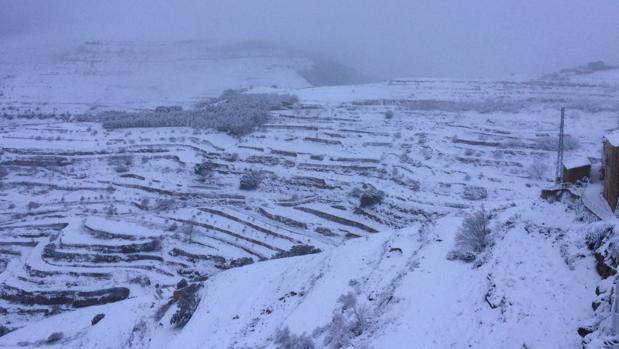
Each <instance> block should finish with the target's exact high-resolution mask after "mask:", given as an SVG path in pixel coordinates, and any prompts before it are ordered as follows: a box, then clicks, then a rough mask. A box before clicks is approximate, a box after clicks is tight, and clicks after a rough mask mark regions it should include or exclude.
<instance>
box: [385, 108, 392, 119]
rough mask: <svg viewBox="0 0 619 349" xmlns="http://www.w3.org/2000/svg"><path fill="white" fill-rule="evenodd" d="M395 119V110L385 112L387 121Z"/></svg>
mask: <svg viewBox="0 0 619 349" xmlns="http://www.w3.org/2000/svg"><path fill="white" fill-rule="evenodd" d="M391 118H393V110H387V111H386V112H385V119H391Z"/></svg>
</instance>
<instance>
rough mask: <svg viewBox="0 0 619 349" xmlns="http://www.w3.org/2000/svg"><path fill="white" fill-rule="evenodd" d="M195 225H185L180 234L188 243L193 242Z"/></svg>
mask: <svg viewBox="0 0 619 349" xmlns="http://www.w3.org/2000/svg"><path fill="white" fill-rule="evenodd" d="M193 230H194V229H193V224H190V223H183V225H182V226H181V230H180V233H181V235H182V236H183V237H184V238H185V239H186V241H188V242H193Z"/></svg>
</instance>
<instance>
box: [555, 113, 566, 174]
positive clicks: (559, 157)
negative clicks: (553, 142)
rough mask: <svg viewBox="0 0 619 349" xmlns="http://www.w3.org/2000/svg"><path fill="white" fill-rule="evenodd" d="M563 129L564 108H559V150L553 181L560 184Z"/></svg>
mask: <svg viewBox="0 0 619 349" xmlns="http://www.w3.org/2000/svg"><path fill="white" fill-rule="evenodd" d="M564 129H565V108H561V126H560V127H559V149H558V151H557V172H556V177H555V180H556V182H557V183H561V181H562V180H563V136H564Z"/></svg>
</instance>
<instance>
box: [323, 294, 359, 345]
mask: <svg viewBox="0 0 619 349" xmlns="http://www.w3.org/2000/svg"><path fill="white" fill-rule="evenodd" d="M338 305H339V306H338V308H337V309H336V310H335V311H334V313H333V317H332V318H331V321H330V322H329V323H328V324H327V325H326V326H324V327H320V328H317V329H316V330H315V331H314V335H315V336H321V335H324V340H323V344H324V345H325V347H327V348H334V349H335V348H344V347H348V346H350V345H351V341H352V340H353V339H354V338H356V337H359V336H361V335H362V334H363V333H364V332H366V331H367V330H368V328H369V326H370V317H371V314H370V310H369V308H368V307H367V306H366V305H363V304H359V302H358V300H357V296H356V295H355V294H354V293H347V294H345V295H342V296H340V298H339V299H338Z"/></svg>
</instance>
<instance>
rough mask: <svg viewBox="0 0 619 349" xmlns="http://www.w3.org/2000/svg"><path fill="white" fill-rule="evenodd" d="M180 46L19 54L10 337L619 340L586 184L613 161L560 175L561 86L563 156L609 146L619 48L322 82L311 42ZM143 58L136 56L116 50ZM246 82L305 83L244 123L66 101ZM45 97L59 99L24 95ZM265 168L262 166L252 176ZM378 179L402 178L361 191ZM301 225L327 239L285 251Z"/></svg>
mask: <svg viewBox="0 0 619 349" xmlns="http://www.w3.org/2000/svg"><path fill="white" fill-rule="evenodd" d="M175 45H176V46H173V47H170V46H166V45H147V46H140V47H138V48H136V47H135V46H134V45H133V44H128V43H125V44H122V45H121V44H114V45H111V44H106V43H89V44H85V45H83V46H81V48H80V49H79V50H77V51H74V52H72V53H71V54H70V55H69V57H74V58H75V57H77V58H75V59H76V62H78V63H77V64H71V65H65V63H63V62H67V60H66V59H62V60H59V61H58V62H59V63H57V64H56V65H51V66H50V65H49V64H42V65H41V66H38V67H39V68H32V66H31V65H28V64H26V63H20V64H17V63H14V61H13V63H7V62H4V61H3V62H1V63H0V64H2V65H3V67H8V68H7V69H9V68H10V69H11V70H10V71H13V72H14V74H12V75H13V76H11V77H8V76H4V77H3V80H1V82H0V90H2V91H3V93H4V94H3V96H2V97H0V108H4V109H3V110H5V112H6V115H4V116H3V117H2V118H1V119H0V144H1V146H2V151H1V153H0V165H1V166H2V169H5V171H3V172H0V175H2V178H1V179H0V180H1V181H2V182H1V184H2V187H1V188H2V189H1V190H0V314H1V315H2V317H1V319H0V326H2V327H0V329H1V330H2V332H8V333H6V334H4V333H2V334H4V335H3V336H1V337H0V347H28V346H46V347H58V348H120V347H136V348H166V347H167V348H277V347H278V344H277V340H278V338H279V339H281V337H282V336H281V335H280V336H278V335H277V334H278V333H280V330H283V329H288V330H289V331H290V333H291V334H292V337H293V338H297V339H299V338H302V339H303V340H305V341H306V343H307V342H309V341H311V342H313V343H314V345H315V347H317V348H322V347H355V348H402V347H404V348H407V347H412V348H466V347H472V348H579V347H581V344H582V343H583V338H582V337H581V334H583V333H582V331H580V333H581V334H579V332H578V330H579V328H580V329H581V330H582V328H586V329H590V330H592V331H593V334H590V335H589V336H588V337H587V338H585V339H584V341H585V342H587V343H589V342H591V346H592V347H594V346H595V345H602V344H600V343H603V342H604V340H606V336H607V335H608V334H609V332H608V326H609V324H608V320H606V318H605V317H604V316H607V315H608V312H607V311H608V309H607V307H606V306H600V307H597V308H596V309H600V310H598V311H594V310H595V309H592V302H596V301H598V300H599V299H600V297H602V298H603V297H605V296H604V292H606V291H604V290H606V289H609V286H612V280H613V278H611V277H608V278H606V279H604V280H602V279H601V277H600V275H599V274H600V273H599V272H600V269H599V267H600V263H599V261H596V259H595V258H594V256H593V254H592V251H590V250H589V249H588V248H589V247H590V246H588V244H590V242H591V240H590V237H591V234H590V232H591V231H600V229H598V228H600V227H601V226H602V225H605V224H606V225H610V226H611V231H612V229H613V227H614V224H615V222H616V221H615V220H614V217H610V216H609V215H608V214H606V216H608V217H607V218H608V219H609V220H608V222H606V223H600V222H598V218H597V217H596V216H595V215H594V214H593V213H591V212H590V211H588V209H587V208H586V207H585V205H584V204H583V202H582V200H581V199H580V198H579V197H578V195H580V194H579V193H584V194H583V195H584V197H585V201H587V199H591V198H597V197H598V196H599V190H600V184H599V179H598V178H597V175H596V174H594V176H593V182H594V186H591V187H589V188H588V189H586V190H584V191H583V190H582V189H578V188H575V189H572V192H573V193H575V194H574V195H568V194H565V195H564V196H563V198H562V199H561V200H559V201H556V202H548V201H546V200H543V199H542V198H541V197H540V193H541V191H542V190H543V189H547V188H550V187H552V186H553V176H554V166H555V163H554V162H555V158H556V153H555V150H554V149H555V147H556V143H557V142H556V134H557V132H558V121H559V112H558V110H559V108H560V107H562V106H567V108H568V113H567V119H566V133H567V134H569V136H570V137H569V142H568V148H569V149H568V150H567V154H566V157H567V158H583V157H585V158H588V159H589V160H590V161H591V162H592V163H593V164H594V168H599V162H600V158H601V153H600V149H601V142H602V137H603V136H604V135H605V134H607V133H608V132H610V130H611V129H613V128H615V127H617V125H618V124H617V118H618V115H617V111H618V109H617V106H618V105H617V100H618V99H617V98H618V97H619V89H618V88H617V86H619V82H617V81H615V84H613V83H612V81H613V78H612V74H615V72H614V70H611V71H608V72H607V73H608V74H607V75H604V78H600V79H599V81H602V82H601V83H596V81H597V80H596V79H592V80H591V81H587V82H586V83H585V82H583V81H580V80H579V81H575V80H571V79H570V78H566V79H551V80H544V79H518V80H512V81H507V80H506V81H488V80H470V81H469V80H444V79H442V80H435V79H397V80H393V81H390V82H382V83H373V84H366V85H350V86H331V87H312V86H310V85H309V84H308V83H307V81H305V80H303V79H302V78H301V77H300V75H298V74H296V73H295V71H296V69H298V67H296V68H294V69H292V68H290V66H291V65H293V66H294V65H295V64H297V63H298V62H296V61H295V62H294V63H291V62H290V61H289V60H288V59H284V58H282V57H279V56H278V57H275V58H274V57H272V56H270V55H267V56H266V57H265V56H262V55H259V56H257V57H255V56H254V57H250V58H248V57H247V54H243V55H241V54H240V53H239V52H240V51H238V50H239V49H238V48H237V49H235V50H231V51H226V54H223V53H221V52H220V51H217V52H218V53H217V54H215V53H214V51H213V50H208V49H205V48H204V47H203V46H201V45H202V44H201V45H198V46H197V47H194V46H191V45H189V44H187V45H189V46H186V47H185V49H184V50H183V51H182V52H185V53H186V54H187V64H181V65H179V64H178V63H177V62H171V61H170V60H168V58H169V56H168V55H169V54H170V52H171V51H173V50H174V49H175V48H178V47H179V46H177V45H179V44H175ZM181 46H182V45H181ZM117 50H120V51H121V52H122V54H121V53H118V52H117ZM126 52H131V54H126ZM231 52H232V53H235V54H239V55H240V56H239V57H236V58H235V57H233V56H231V55H232V53H231ZM261 52H262V51H261ZM202 54H204V55H206V56H207V59H206V60H203V59H202V58H200V59H197V57H202V56H201V55H202ZM119 57H120V58H119ZM126 57H131V58H130V61H131V62H132V63H131V65H130V66H134V67H137V66H139V69H138V70H134V69H130V72H129V73H127V72H122V71H117V72H116V71H111V70H110V69H112V68H114V67H118V66H127V65H126V64H125V63H123V64H118V61H117V60H118V59H121V58H122V59H126ZM167 57H168V58H167ZM78 58H79V59H78ZM72 59H73V58H72ZM195 59H197V61H195ZM206 61H208V62H210V63H205V62H206ZM213 61H217V62H218V63H217V64H212V62H213ZM233 61H234V63H232V62H233ZM7 64H8V65H7ZM298 64H301V63H298ZM78 66H79V67H81V68H80V69H76V67H78ZM198 66H199V67H198ZM226 66H227V67H229V68H230V69H226V68H224V67H226ZM89 67H90V68H89ZM209 67H211V68H209ZM215 67H216V68H215ZM37 69H38V70H37ZM88 69H93V70H88ZM51 71H53V72H55V73H54V74H56V77H54V76H53V75H46V73H44V72H51ZM161 72H164V74H160V73H161ZM126 74H129V75H126ZM131 74H140V75H144V76H151V77H152V79H144V80H139V81H140V86H137V85H133V81H135V80H136V79H134V78H132V75H131ZM200 74H204V75H200ZM219 74H221V75H223V77H220V76H219ZM596 74H601V73H596ZM201 76H203V78H201ZM580 78H582V76H579V79H580ZM609 81H610V83H609ZM30 84H32V85H33V86H34V87H32V88H30V87H28V86H29V85H30ZM272 85H277V86H272ZM45 86H48V87H49V88H47V87H45ZM76 87H78V88H77V89H76ZM232 87H234V88H242V87H244V88H251V90H250V92H260V93H263V92H269V93H290V94H294V95H297V96H298V97H299V99H300V102H299V104H298V105H296V106H294V107H291V108H289V109H285V110H279V111H274V112H272V116H271V119H270V121H269V122H268V123H266V124H265V125H263V126H262V127H260V128H259V129H258V130H256V131H255V132H253V133H251V134H249V135H246V136H243V137H232V136H229V135H226V134H223V133H220V132H216V131H213V130H196V129H190V128H184V127H160V128H132V129H115V130H108V129H104V128H102V127H101V125H100V124H98V123H94V122H78V121H75V120H74V119H71V120H72V121H67V120H66V119H63V118H62V117H58V116H59V115H60V114H61V113H63V112H65V111H69V112H71V113H75V112H84V111H88V110H89V109H91V108H93V110H94V111H96V110H100V109H123V110H135V109H143V108H154V107H155V106H157V105H171V104H179V105H183V106H184V107H191V106H192V105H193V104H194V103H195V102H198V101H200V100H201V99H203V98H205V97H207V96H209V97H210V96H215V95H218V94H219V92H221V90H223V89H225V88H232ZM82 89H83V94H80V93H81V92H80V91H77V90H82ZM125 91H130V92H127V93H125ZM148 91H150V92H148ZM63 105H64V106H65V107H66V109H62V108H63V107H62V106H63ZM37 107H40V108H41V112H42V113H43V112H44V111H50V110H53V109H55V110H56V114H55V115H54V116H50V115H47V114H42V115H41V117H37V116H34V117H32V116H31V115H30V114H27V115H24V114H23V111H25V110H31V111H32V110H35V109H36V108H37ZM46 108H47V109H46ZM387 112H392V114H390V113H387ZM202 162H208V163H210V164H215V165H217V166H216V169H215V170H214V171H213V173H212V174H211V175H210V176H207V177H201V176H199V175H198V174H196V173H195V172H194V166H195V165H196V164H199V163H202ZM250 170H253V171H259V172H260V173H261V174H262V177H263V180H262V182H261V183H260V185H259V186H258V188H257V189H256V190H251V191H247V190H240V189H239V181H240V179H241V177H242V176H243V175H244V174H246V173H248V172H249V171H250ZM371 188H374V189H375V190H380V191H382V192H384V199H383V201H382V202H380V203H378V204H375V205H370V206H365V205H360V198H359V193H363V192H368V191H370V190H371ZM596 190H597V191H596ZM596 195H597V196H596ZM482 207H483V209H484V210H485V212H486V213H487V214H488V215H489V216H490V217H491V219H490V228H491V231H492V233H491V235H490V236H491V238H490V244H489V246H487V247H486V248H485V249H484V251H483V252H480V253H479V254H478V255H477V257H476V260H475V261H474V262H473V263H466V262H463V261H460V260H453V259H451V258H449V259H448V258H447V257H448V256H449V255H450V252H451V251H453V250H454V248H455V247H456V235H457V232H458V229H459V227H460V226H461V224H462V222H463V219H465V217H466V216H467V215H468V214H470V213H473V212H475V211H477V210H480V209H481V208H482ZM299 245H303V246H305V248H306V251H305V252H308V251H309V252H317V250H318V249H319V250H320V251H321V252H319V253H311V254H306V255H300V256H291V257H290V256H288V255H290V254H296V253H292V252H294V251H295V246H296V247H298V246H299ZM310 250H311V251H310ZM299 254H304V253H299ZM274 257H275V258H274ZM278 257H285V258H278ZM611 257H612V256H611ZM609 258H610V257H609ZM182 279H185V280H186V281H188V285H184V284H180V285H177V283H178V282H179V281H180V280H182ZM194 285H195V289H193V290H194V291H195V290H196V289H197V292H196V293H187V292H189V291H187V290H188V289H190V288H191V287H193V286H194ZM603 291H604V292H603ZM607 292H608V293H606V295H608V294H609V293H610V291H607ZM194 295H195V296H196V297H197V298H195V299H196V300H197V301H198V302H199V304H198V303H196V304H197V308H196V310H195V312H194V313H193V315H192V316H191V318H190V320H189V321H188V323H187V324H186V325H185V326H184V328H182V329H179V328H176V327H175V326H174V321H176V320H173V319H174V317H175V314H177V313H178V312H179V310H181V309H182V308H183V306H184V305H183V304H184V303H183V302H189V303H191V302H192V300H194V298H192V297H193V296H194ZM604 300H605V301H609V302H610V301H611V297H606V298H604ZM604 300H603V301H604ZM603 301H602V302H603ZM604 304H605V303H604ZM194 305H195V304H194ZM189 308H191V306H189ZM594 308H595V307H594ZM605 309H606V310H605ZM602 311H606V312H602ZM97 314H104V316H103V318H100V316H99V317H98V318H99V321H98V322H96V321H93V320H94V318H95V316H96V315H97ZM171 321H172V323H171ZM93 322H96V323H94V324H93ZM280 334H281V333H280ZM303 334H305V336H302V335H303ZM585 334H586V333H585ZM295 336H300V337H295ZM289 339H290V338H289ZM299 340H300V339H299ZM280 347H281V346H280Z"/></svg>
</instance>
